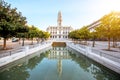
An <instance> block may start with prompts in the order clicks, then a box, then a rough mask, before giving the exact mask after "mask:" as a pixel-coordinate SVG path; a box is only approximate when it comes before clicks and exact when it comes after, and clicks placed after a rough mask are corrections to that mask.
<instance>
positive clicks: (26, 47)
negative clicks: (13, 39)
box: [25, 46, 29, 55]
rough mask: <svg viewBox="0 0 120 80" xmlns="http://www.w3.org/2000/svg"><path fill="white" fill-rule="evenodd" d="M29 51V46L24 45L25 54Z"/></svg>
mask: <svg viewBox="0 0 120 80" xmlns="http://www.w3.org/2000/svg"><path fill="white" fill-rule="evenodd" d="M28 51H29V46H25V55H26V54H27V53H28Z"/></svg>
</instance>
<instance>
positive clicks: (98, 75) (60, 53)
mask: <svg viewBox="0 0 120 80" xmlns="http://www.w3.org/2000/svg"><path fill="white" fill-rule="evenodd" d="M0 80H120V74H117V73H115V72H113V71H111V70H109V69H107V68H106V67H104V66H102V65H100V64H98V63H96V62H94V61H93V60H91V59H89V58H86V57H85V56H83V55H81V54H80V53H78V52H76V51H74V50H72V49H70V48H68V47H52V49H49V50H47V51H44V52H37V53H34V54H33V55H30V56H27V57H25V58H22V59H20V60H17V61H15V62H13V63H10V64H8V65H6V66H4V67H1V69H0Z"/></svg>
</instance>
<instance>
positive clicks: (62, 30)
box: [46, 12, 73, 39]
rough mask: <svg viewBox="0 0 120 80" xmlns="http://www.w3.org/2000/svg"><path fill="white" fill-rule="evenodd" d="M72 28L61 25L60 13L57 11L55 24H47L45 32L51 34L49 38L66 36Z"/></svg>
mask: <svg viewBox="0 0 120 80" xmlns="http://www.w3.org/2000/svg"><path fill="white" fill-rule="evenodd" d="M72 30H73V28H72V27H71V26H62V15H61V12H58V19H57V26H49V27H48V28H47V30H46V31H47V32H49V33H50V34H51V36H50V38H53V39H54V38H68V34H69V32H71V31H72Z"/></svg>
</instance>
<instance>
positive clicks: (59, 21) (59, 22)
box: [57, 11, 62, 26]
mask: <svg viewBox="0 0 120 80" xmlns="http://www.w3.org/2000/svg"><path fill="white" fill-rule="evenodd" d="M57 23H58V26H61V24H62V15H61V12H60V11H59V12H58V19H57Z"/></svg>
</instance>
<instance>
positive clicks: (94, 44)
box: [92, 39, 95, 47]
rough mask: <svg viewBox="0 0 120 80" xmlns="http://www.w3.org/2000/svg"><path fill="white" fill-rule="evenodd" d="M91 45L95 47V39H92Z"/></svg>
mask: <svg viewBox="0 0 120 80" xmlns="http://www.w3.org/2000/svg"><path fill="white" fill-rule="evenodd" d="M92 47H95V39H93V44H92Z"/></svg>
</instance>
